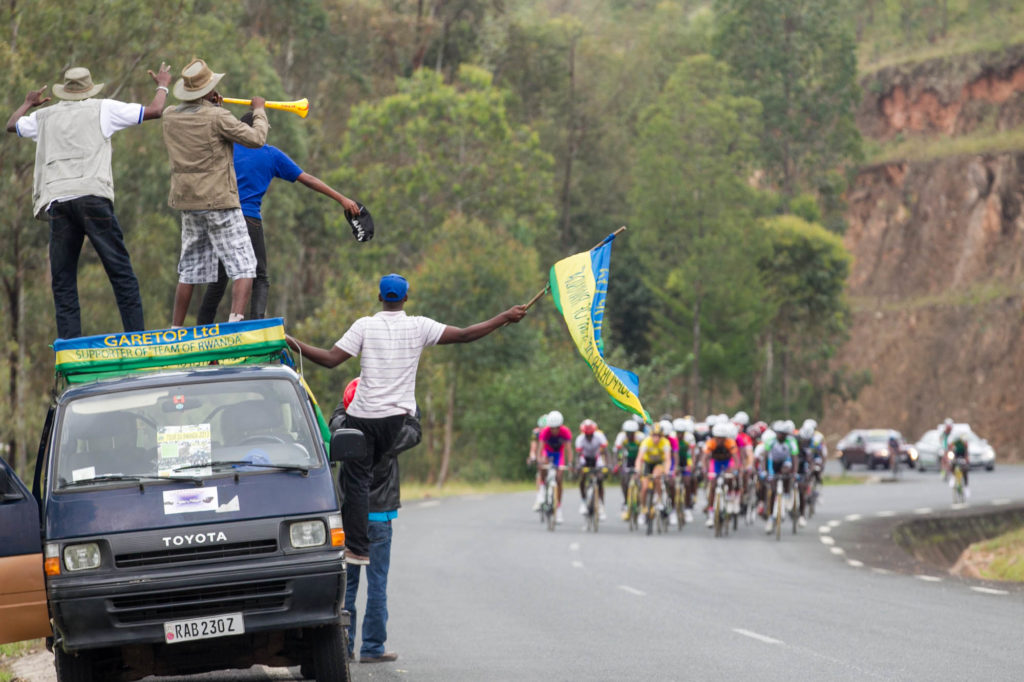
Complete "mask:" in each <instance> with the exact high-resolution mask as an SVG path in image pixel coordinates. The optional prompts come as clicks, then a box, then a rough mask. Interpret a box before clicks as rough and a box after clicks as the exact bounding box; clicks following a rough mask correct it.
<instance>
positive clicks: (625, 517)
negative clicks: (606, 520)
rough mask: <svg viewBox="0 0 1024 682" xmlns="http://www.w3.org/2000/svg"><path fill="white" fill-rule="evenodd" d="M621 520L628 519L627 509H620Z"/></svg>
mask: <svg viewBox="0 0 1024 682" xmlns="http://www.w3.org/2000/svg"><path fill="white" fill-rule="evenodd" d="M622 520H623V521H629V511H628V510H626V509H623V510H622Z"/></svg>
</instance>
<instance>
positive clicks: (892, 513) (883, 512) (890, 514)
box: [875, 511, 896, 518]
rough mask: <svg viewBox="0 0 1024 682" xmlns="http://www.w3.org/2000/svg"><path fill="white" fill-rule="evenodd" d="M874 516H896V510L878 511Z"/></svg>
mask: <svg viewBox="0 0 1024 682" xmlns="http://www.w3.org/2000/svg"><path fill="white" fill-rule="evenodd" d="M875 516H881V517H882V518H886V517H889V516H896V512H894V511H880V512H876V513H875Z"/></svg>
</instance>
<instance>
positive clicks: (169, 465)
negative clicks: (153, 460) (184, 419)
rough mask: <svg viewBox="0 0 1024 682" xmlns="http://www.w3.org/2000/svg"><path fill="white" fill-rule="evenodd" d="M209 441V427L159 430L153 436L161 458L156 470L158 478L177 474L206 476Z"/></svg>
mask: <svg viewBox="0 0 1024 682" xmlns="http://www.w3.org/2000/svg"><path fill="white" fill-rule="evenodd" d="M210 441H211V437H210V425H209V424H186V425H184V426H161V427H160V429H159V430H158V431H157V433H156V446H157V451H158V452H159V454H160V461H159V463H158V465H157V468H158V470H159V473H160V475H161V476H173V475H174V474H175V473H177V474H186V475H188V476H209V475H210V473H211V470H210V467H209V464H210V455H211V452H212V450H211V447H210ZM185 467H195V468H185Z"/></svg>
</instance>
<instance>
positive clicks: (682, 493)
mask: <svg viewBox="0 0 1024 682" xmlns="http://www.w3.org/2000/svg"><path fill="white" fill-rule="evenodd" d="M685 487H686V483H685V481H684V479H682V478H680V479H679V482H678V483H677V484H676V506H675V509H676V527H677V528H678V529H679V530H682V529H683V526H685V525H686V489H685Z"/></svg>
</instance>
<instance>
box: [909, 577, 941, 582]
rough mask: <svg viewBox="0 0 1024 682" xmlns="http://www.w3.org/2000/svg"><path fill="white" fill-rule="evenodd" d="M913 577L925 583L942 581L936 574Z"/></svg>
mask: <svg viewBox="0 0 1024 682" xmlns="http://www.w3.org/2000/svg"><path fill="white" fill-rule="evenodd" d="M914 577H915V578H917V579H918V580H923V581H925V582H926V583H941V582H942V578H940V577H938V576H935V575H915V576H914Z"/></svg>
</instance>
